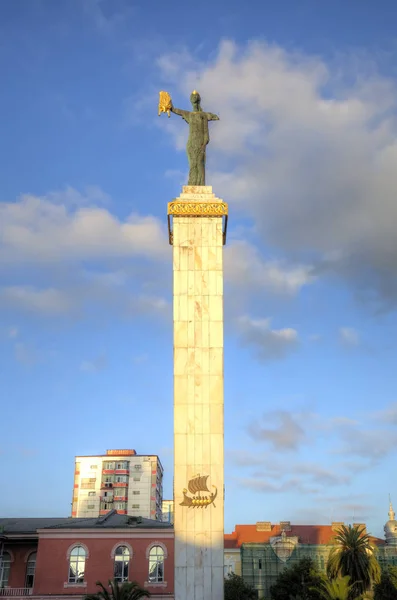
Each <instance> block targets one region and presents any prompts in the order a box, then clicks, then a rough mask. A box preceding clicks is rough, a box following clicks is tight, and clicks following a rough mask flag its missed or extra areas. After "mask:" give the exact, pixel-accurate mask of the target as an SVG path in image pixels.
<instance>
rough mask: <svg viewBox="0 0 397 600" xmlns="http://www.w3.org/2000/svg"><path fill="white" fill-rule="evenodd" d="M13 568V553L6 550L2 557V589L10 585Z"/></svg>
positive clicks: (0, 570) (0, 580) (0, 562)
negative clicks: (9, 579)
mask: <svg viewBox="0 0 397 600" xmlns="http://www.w3.org/2000/svg"><path fill="white" fill-rule="evenodd" d="M10 568H11V555H10V553H9V552H4V553H3V556H2V557H1V558H0V589H1V588H5V587H7V586H8V577H9V575H10Z"/></svg>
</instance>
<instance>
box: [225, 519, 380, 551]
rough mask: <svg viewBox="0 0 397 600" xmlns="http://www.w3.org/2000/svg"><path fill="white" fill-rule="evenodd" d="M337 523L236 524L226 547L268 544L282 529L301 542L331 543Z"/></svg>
mask: <svg viewBox="0 0 397 600" xmlns="http://www.w3.org/2000/svg"><path fill="white" fill-rule="evenodd" d="M335 525H336V524H334V525H292V524H288V526H287V527H285V525H283V524H275V525H271V524H270V523H269V524H268V527H267V529H266V530H261V529H260V528H258V527H257V525H236V527H235V530H234V531H233V532H232V533H226V534H225V548H240V546H241V545H242V544H249V543H256V544H267V543H269V542H270V538H272V537H277V536H280V535H281V533H282V531H285V533H286V536H287V537H295V536H296V537H298V538H299V542H300V543H301V544H329V543H330V542H331V540H332V538H333V537H334V536H335V530H336V527H335ZM338 525H341V524H338ZM362 525H363V524H362ZM371 541H372V543H374V544H376V545H377V546H379V545H382V544H384V540H381V539H380V538H376V537H372V536H371Z"/></svg>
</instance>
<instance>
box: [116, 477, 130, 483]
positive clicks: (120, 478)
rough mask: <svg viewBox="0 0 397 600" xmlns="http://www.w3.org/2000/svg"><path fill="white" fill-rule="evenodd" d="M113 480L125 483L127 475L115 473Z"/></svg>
mask: <svg viewBox="0 0 397 600" xmlns="http://www.w3.org/2000/svg"><path fill="white" fill-rule="evenodd" d="M115 481H116V483H127V481H128V475H116V477H115Z"/></svg>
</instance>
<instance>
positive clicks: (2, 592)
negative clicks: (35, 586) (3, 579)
mask: <svg viewBox="0 0 397 600" xmlns="http://www.w3.org/2000/svg"><path fill="white" fill-rule="evenodd" d="M31 595H32V588H10V587H6V588H0V596H7V597H9V596H31Z"/></svg>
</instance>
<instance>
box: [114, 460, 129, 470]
mask: <svg viewBox="0 0 397 600" xmlns="http://www.w3.org/2000/svg"><path fill="white" fill-rule="evenodd" d="M116 469H128V461H127V460H123V461H122V462H118V463H116Z"/></svg>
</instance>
